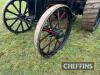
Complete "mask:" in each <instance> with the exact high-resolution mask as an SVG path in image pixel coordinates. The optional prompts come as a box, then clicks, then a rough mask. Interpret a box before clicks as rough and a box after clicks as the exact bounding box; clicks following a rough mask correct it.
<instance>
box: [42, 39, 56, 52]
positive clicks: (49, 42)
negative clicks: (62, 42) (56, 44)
mask: <svg viewBox="0 0 100 75" xmlns="http://www.w3.org/2000/svg"><path fill="white" fill-rule="evenodd" d="M54 40H55V39H53V40H51V42H49V43H48V44H47V45H46V46H44V47H43V48H42V50H44V49H45V48H46V47H48V46H49V44H51V43H52V42H53V41H54Z"/></svg>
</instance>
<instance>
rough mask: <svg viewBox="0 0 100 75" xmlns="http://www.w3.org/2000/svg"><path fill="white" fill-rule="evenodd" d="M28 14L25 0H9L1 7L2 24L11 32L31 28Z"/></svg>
mask: <svg viewBox="0 0 100 75" xmlns="http://www.w3.org/2000/svg"><path fill="white" fill-rule="evenodd" d="M28 16H29V14H28V8H27V3H26V0H9V1H8V2H7V3H6V5H5V7H4V9H3V21H4V24H5V26H6V27H7V29H8V30H9V31H11V32H13V33H23V32H26V31H28V30H30V29H31V28H32V25H31V24H30V22H31V19H30V18H28Z"/></svg>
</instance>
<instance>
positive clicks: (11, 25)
mask: <svg viewBox="0 0 100 75" xmlns="http://www.w3.org/2000/svg"><path fill="white" fill-rule="evenodd" d="M17 21H18V18H17V19H16V20H15V21H14V22H13V23H12V24H11V25H10V27H12V26H13V25H14V24H15V23H16V22H17Z"/></svg>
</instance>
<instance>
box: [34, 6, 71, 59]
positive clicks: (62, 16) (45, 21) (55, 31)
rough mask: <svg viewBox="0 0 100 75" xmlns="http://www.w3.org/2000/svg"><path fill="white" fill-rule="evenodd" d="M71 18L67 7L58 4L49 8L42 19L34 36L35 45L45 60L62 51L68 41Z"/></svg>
mask: <svg viewBox="0 0 100 75" xmlns="http://www.w3.org/2000/svg"><path fill="white" fill-rule="evenodd" d="M69 16H71V15H70V14H69V12H68V10H67V7H66V5H62V4H57V5H54V6H53V7H51V8H49V9H48V10H47V11H46V12H45V13H44V14H43V15H42V17H41V18H40V20H39V22H38V24H37V27H36V30H35V36H34V43H35V46H36V48H37V49H38V51H39V53H40V54H41V55H42V56H43V57H44V58H49V57H51V56H53V55H54V54H55V53H57V51H58V50H60V49H61V48H62V47H63V45H64V43H65V41H66V40H67V39H68V37H69V34H70V31H71V27H72V26H71V24H70V22H71V21H70V17H69Z"/></svg>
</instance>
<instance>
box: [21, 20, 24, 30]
mask: <svg viewBox="0 0 100 75" xmlns="http://www.w3.org/2000/svg"><path fill="white" fill-rule="evenodd" d="M21 22H22V21H21ZM21 27H22V31H24V27H23V22H22V23H21Z"/></svg>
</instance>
